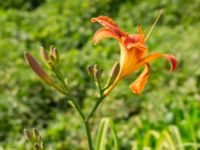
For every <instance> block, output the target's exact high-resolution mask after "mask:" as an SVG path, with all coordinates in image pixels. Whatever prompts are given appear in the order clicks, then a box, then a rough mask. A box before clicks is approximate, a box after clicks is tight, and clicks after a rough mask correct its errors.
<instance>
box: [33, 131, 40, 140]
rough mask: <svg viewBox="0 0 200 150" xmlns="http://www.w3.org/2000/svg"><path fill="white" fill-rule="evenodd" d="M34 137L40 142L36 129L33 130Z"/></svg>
mask: <svg viewBox="0 0 200 150" xmlns="http://www.w3.org/2000/svg"><path fill="white" fill-rule="evenodd" d="M33 136H34V138H35V139H37V140H38V137H39V136H40V134H39V132H38V130H37V129H35V128H33Z"/></svg>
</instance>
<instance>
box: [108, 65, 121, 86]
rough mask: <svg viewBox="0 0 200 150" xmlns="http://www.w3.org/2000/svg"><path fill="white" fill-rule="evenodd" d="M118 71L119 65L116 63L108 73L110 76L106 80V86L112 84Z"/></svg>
mask: <svg viewBox="0 0 200 150" xmlns="http://www.w3.org/2000/svg"><path fill="white" fill-rule="evenodd" d="M119 70H120V64H119V62H116V63H115V64H114V66H113V68H112V70H111V72H110V75H109V78H108V83H107V85H108V86H109V85H111V84H112V83H113V82H114V80H115V79H116V77H117V75H118V74H119Z"/></svg>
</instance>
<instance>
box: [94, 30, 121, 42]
mask: <svg viewBox="0 0 200 150" xmlns="http://www.w3.org/2000/svg"><path fill="white" fill-rule="evenodd" d="M111 37H112V38H115V39H116V40H120V37H119V36H118V35H117V34H115V32H113V31H112V30H110V29H108V28H101V29H99V30H97V31H96V32H95V34H94V44H95V45H96V44H97V43H98V42H99V41H100V40H102V39H104V38H111Z"/></svg>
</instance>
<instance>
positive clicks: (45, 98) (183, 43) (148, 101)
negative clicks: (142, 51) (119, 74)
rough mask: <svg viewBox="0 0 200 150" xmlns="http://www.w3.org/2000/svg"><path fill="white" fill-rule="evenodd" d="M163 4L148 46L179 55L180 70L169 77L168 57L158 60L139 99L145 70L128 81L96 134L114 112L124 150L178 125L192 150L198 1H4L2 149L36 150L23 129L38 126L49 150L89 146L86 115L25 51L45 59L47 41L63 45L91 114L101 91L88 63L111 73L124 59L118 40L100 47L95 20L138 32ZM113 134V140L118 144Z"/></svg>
mask: <svg viewBox="0 0 200 150" xmlns="http://www.w3.org/2000/svg"><path fill="white" fill-rule="evenodd" d="M161 8H163V9H164V15H163V16H162V18H161V19H160V21H159V23H158V25H157V26H156V28H155V29H154V31H153V33H152V35H151V36H150V38H149V39H148V41H147V45H148V47H149V52H156V51H159V52H163V53H172V54H174V55H175V56H176V57H177V59H178V68H177V70H176V71H175V72H174V73H173V74H170V73H169V68H170V67H169V65H168V62H166V61H164V60H162V59H160V60H156V61H154V62H152V63H151V67H152V69H151V75H150V78H149V82H148V84H147V86H146V88H145V90H144V91H143V93H142V94H141V95H140V96H137V95H134V94H132V93H131V91H130V90H129V88H128V87H129V84H130V83H131V82H132V81H133V80H134V79H135V78H136V76H137V75H138V73H139V72H140V71H139V72H137V73H135V74H134V75H132V76H131V77H129V78H128V79H127V80H123V81H121V83H120V84H119V85H118V86H117V87H116V88H115V90H114V91H113V92H112V94H111V95H110V96H109V97H108V98H107V99H106V100H105V101H104V103H103V104H102V107H100V109H99V110H98V112H97V116H96V117H95V118H94V119H93V120H92V124H93V126H92V127H93V137H95V135H96V132H97V129H98V126H99V119H100V118H101V117H112V118H113V120H114V123H115V126H116V129H117V131H118V136H119V139H120V140H119V141H120V149H122V150H129V149H131V148H133V146H134V145H136V144H137V146H138V149H139V150H140V149H142V147H143V146H144V138H145V137H146V134H147V133H149V131H152V130H155V131H156V132H157V133H161V132H162V131H164V130H167V129H168V128H169V127H170V126H171V125H174V126H175V127H176V128H177V129H178V131H179V132H180V137H181V141H182V143H183V144H182V146H185V148H186V149H189V150H190V149H193V148H194V145H195V144H198V143H199V142H200V119H199V117H200V68H199V66H200V61H199V60H200V44H199V35H200V30H199V29H200V22H199V20H200V9H199V8H200V1H199V0H163V1H160V0H150V1H141V0H123V1H122V0H84V1H82V0H63V1H57V0H29V1H26V0H6V1H0V145H1V147H2V149H5V150H12V149H17V150H27V149H30V144H29V143H27V142H26V140H25V138H24V137H23V129H24V128H33V127H36V128H38V129H39V130H40V131H41V134H42V136H43V138H44V139H45V142H46V145H47V146H48V149H49V150H51V149H52V150H54V149H57V150H81V149H87V144H86V142H87V141H86V135H85V132H84V130H82V126H81V121H80V119H79V116H78V115H77V114H76V113H74V110H73V109H72V108H71V107H69V105H68V104H67V102H66V99H65V97H64V96H63V95H61V94H58V93H57V92H54V91H53V90H52V89H50V88H49V87H47V86H46V85H45V84H44V83H43V82H41V81H40V79H39V78H38V77H37V76H36V75H35V74H33V72H32V71H31V70H30V69H29V68H28V66H27V64H26V62H25V60H24V57H23V52H24V51H28V52H31V53H32V54H33V55H34V56H35V57H37V58H39V47H40V46H41V45H42V46H44V47H46V48H47V49H48V48H49V46H50V45H54V46H56V47H57V48H58V50H59V52H60V53H61V59H62V61H63V68H64V70H65V72H66V75H67V76H68V78H69V81H70V86H71V88H72V89H73V94H74V95H75V96H76V97H77V99H79V101H80V104H81V105H82V107H83V109H84V111H85V112H88V111H89V109H90V108H91V106H92V105H94V99H93V98H94V96H93V93H94V92H95V90H96V89H95V88H94V85H93V83H92V80H91V79H90V78H89V76H88V75H87V72H86V67H87V65H89V64H94V63H97V64H98V65H99V66H101V68H103V69H104V70H105V71H104V73H105V74H104V75H105V76H106V75H107V73H108V72H109V69H110V68H111V66H112V65H113V64H114V62H115V61H116V60H118V58H119V47H118V45H117V43H116V42H115V41H114V40H105V41H102V42H101V43H100V44H99V45H97V46H94V45H93V41H92V37H93V34H94V32H95V31H96V29H97V28H99V25H98V24H95V25H94V24H92V23H91V22H90V19H91V18H92V17H96V16H98V15H108V16H110V17H112V18H113V19H114V20H115V21H116V22H117V23H118V24H119V25H120V26H121V27H122V28H123V30H124V31H126V32H129V33H135V32H136V27H137V25H138V24H142V26H143V28H144V30H145V32H146V33H147V32H148V29H149V28H150V26H151V24H152V23H153V21H154V20H155V17H156V14H157V13H158V11H159V10H160V9H161ZM108 133H109V132H108ZM109 135H110V134H108V140H107V142H106V144H107V147H108V149H109V148H110V149H112V148H111V142H110V140H109V139H110V138H109ZM149 145H150V146H149V147H151V148H152V149H154V147H155V145H156V139H154V138H150V140H149ZM176 146H177V145H176ZM186 146H187V147H186ZM0 149H1V148H0ZM177 149H179V148H178V147H177Z"/></svg>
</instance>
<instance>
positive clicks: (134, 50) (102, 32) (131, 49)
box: [91, 16, 177, 95]
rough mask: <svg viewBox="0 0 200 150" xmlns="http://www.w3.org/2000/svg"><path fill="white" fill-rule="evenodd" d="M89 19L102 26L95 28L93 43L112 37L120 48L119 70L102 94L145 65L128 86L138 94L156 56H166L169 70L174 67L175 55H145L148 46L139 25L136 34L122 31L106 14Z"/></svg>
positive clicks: (105, 93) (143, 85)
mask: <svg viewBox="0 0 200 150" xmlns="http://www.w3.org/2000/svg"><path fill="white" fill-rule="evenodd" d="M91 21H92V22H93V23H95V22H98V23H100V24H101V25H102V26H103V27H102V28H101V29H99V30H97V31H96V33H95V35H94V43H95V45H96V44H97V43H98V42H99V41H100V40H102V39H104V38H114V39H116V40H117V41H118V42H119V46H120V49H121V51H120V52H121V55H120V71H119V73H118V75H117V77H116V79H115V81H114V82H113V83H112V85H111V86H109V88H108V89H107V90H105V92H104V95H108V94H109V93H110V92H111V91H112V89H113V88H114V87H115V86H116V84H117V83H118V82H119V81H120V80H121V79H123V78H124V77H126V76H128V75H130V74H132V73H133V72H135V71H136V70H138V69H139V68H141V67H143V66H145V69H144V71H143V72H142V73H141V74H140V75H139V77H138V78H137V79H136V80H135V81H134V82H133V83H132V84H131V86H130V88H131V90H132V92H133V93H136V94H140V93H141V92H142V90H143V88H144V87H145V84H146V82H147V79H148V77H149V73H150V65H149V62H150V61H152V60H155V59H157V58H160V57H163V58H166V59H167V60H168V61H169V62H170V63H171V72H172V71H174V69H175V68H176V64H177V61H176V57H174V56H173V55H171V54H161V53H153V54H149V55H146V53H147V51H148V48H147V47H146V46H145V35H144V32H143V31H142V28H141V26H138V33H137V34H128V33H125V32H123V31H122V30H121V29H120V28H119V26H118V25H117V24H116V23H115V22H114V21H113V20H112V19H111V18H109V17H107V16H99V17H97V18H92V19H91Z"/></svg>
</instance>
